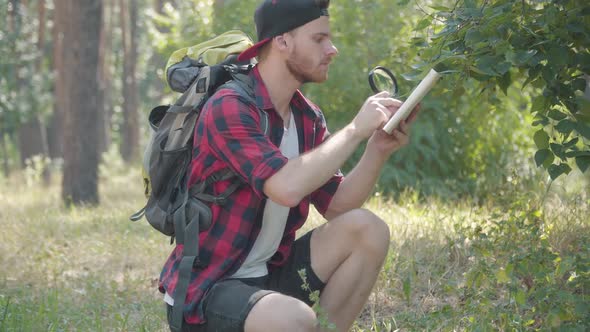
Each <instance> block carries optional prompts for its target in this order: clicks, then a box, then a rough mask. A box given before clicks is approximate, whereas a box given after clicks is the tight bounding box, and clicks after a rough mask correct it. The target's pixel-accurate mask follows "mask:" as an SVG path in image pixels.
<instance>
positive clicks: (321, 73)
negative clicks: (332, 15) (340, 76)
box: [287, 16, 338, 84]
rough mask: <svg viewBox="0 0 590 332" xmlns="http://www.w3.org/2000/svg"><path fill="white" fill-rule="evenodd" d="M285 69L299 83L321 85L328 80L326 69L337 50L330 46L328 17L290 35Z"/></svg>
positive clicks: (319, 19) (321, 18)
mask: <svg viewBox="0 0 590 332" xmlns="http://www.w3.org/2000/svg"><path fill="white" fill-rule="evenodd" d="M289 35H290V38H289V39H290V40H289V41H290V43H292V46H291V47H290V50H289V54H288V58H287V68H288V69H289V71H290V72H291V74H292V75H293V76H294V77H295V79H297V80H298V81H299V82H301V83H302V84H303V83H307V82H315V83H321V82H324V81H325V80H326V79H327V78H328V67H329V65H330V62H332V58H334V56H336V54H338V50H337V49H336V47H335V46H334V44H332V39H331V37H332V35H331V33H330V23H329V20H328V17H326V16H322V17H320V18H318V19H316V20H313V21H311V22H309V23H307V24H305V25H303V26H301V27H299V28H297V29H296V30H294V31H293V32H291V33H290V34H289Z"/></svg>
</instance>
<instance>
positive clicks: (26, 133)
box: [18, 0, 50, 184]
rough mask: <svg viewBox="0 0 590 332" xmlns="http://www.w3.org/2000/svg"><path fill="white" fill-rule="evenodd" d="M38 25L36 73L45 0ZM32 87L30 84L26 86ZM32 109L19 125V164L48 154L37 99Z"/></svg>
mask: <svg viewBox="0 0 590 332" xmlns="http://www.w3.org/2000/svg"><path fill="white" fill-rule="evenodd" d="M37 9H38V17H39V20H38V24H39V25H38V27H37V51H38V58H37V61H36V62H35V69H36V73H37V74H39V73H41V72H42V65H43V56H44V46H45V1H44V0H39V2H38V7H37ZM28 88H29V89H30V88H33V87H32V86H30V87H28ZM31 101H32V106H33V109H31V110H29V111H30V116H29V118H28V119H27V120H26V121H25V122H24V123H23V124H22V125H21V126H20V127H19V133H18V135H19V150H20V156H21V165H25V163H26V160H27V159H30V158H31V157H33V156H37V155H40V156H42V157H47V156H48V155H49V151H48V149H49V148H48V146H47V131H46V128H45V126H44V125H43V122H42V120H41V114H40V113H41V112H40V110H39V109H40V107H41V105H39V104H38V102H37V99H35V98H34V97H33V98H31ZM43 180H44V183H45V184H48V183H49V180H50V173H49V169H48V168H47V167H45V168H44V169H43Z"/></svg>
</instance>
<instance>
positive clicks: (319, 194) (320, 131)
mask: <svg viewBox="0 0 590 332" xmlns="http://www.w3.org/2000/svg"><path fill="white" fill-rule="evenodd" d="M315 131H316V137H315V139H316V141H315V143H314V146H318V145H320V144H322V143H323V142H325V141H326V140H327V139H328V137H329V136H330V132H329V131H328V128H327V125H326V120H325V118H324V116H323V115H322V114H321V112H320V117H319V119H318V121H317V123H316V128H315ZM342 180H344V175H343V174H342V172H341V171H340V170H338V171H337V172H336V174H334V176H332V177H331V178H330V180H328V182H326V183H324V185H322V186H321V187H320V188H318V189H317V190H316V191H314V192H313V193H312V194H311V203H312V204H313V205H314V206H315V208H316V209H317V210H318V212H319V213H320V214H321V215H322V216H324V215H325V214H326V211H327V210H328V207H329V206H330V203H331V202H332V198H333V197H334V194H335V193H336V191H337V190H338V186H339V185H340V183H341V182H342Z"/></svg>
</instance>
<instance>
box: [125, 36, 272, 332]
mask: <svg viewBox="0 0 590 332" xmlns="http://www.w3.org/2000/svg"><path fill="white" fill-rule="evenodd" d="M252 44H253V43H252V41H251V40H250V38H249V37H248V36H247V35H245V34H244V33H243V32H241V31H237V30H232V31H228V32H226V33H224V34H222V35H219V36H217V37H215V38H213V39H211V40H208V41H206V42H203V43H201V44H198V45H195V46H192V47H188V48H183V49H181V50H178V51H176V52H174V53H173V54H172V56H171V57H170V59H169V60H168V63H167V65H166V81H167V82H168V84H169V85H170V87H171V88H172V89H173V90H175V91H179V92H183V94H182V96H181V97H180V98H179V99H178V100H177V101H176V102H175V103H174V104H173V105H160V106H157V107H155V108H153V109H152V110H151V112H150V114H149V118H148V121H149V125H150V128H151V135H150V139H149V141H148V144H147V146H146V149H145V152H144V157H143V181H144V189H145V194H146V197H147V199H148V200H147V204H146V206H145V207H144V208H142V209H141V210H139V211H138V212H136V213H135V214H133V215H132V216H130V219H131V220H132V221H137V220H140V219H141V218H142V217H143V216H145V217H146V219H147V220H148V222H149V223H150V225H151V226H152V227H153V228H155V229H157V230H158V231H160V232H161V233H163V234H165V235H167V236H170V237H171V241H170V243H171V244H172V243H173V242H174V240H176V243H177V244H178V245H183V252H182V260H181V263H180V266H179V277H178V282H177V286H176V290H175V293H174V294H173V298H174V306H173V308H172V319H171V328H172V330H180V329H181V327H182V321H183V311H184V302H185V299H186V292H187V288H188V284H189V281H190V275H191V271H192V268H193V267H197V266H200V264H201V262H200V261H199V257H198V253H199V244H198V240H199V233H200V232H201V231H203V230H206V229H208V228H209V227H210V225H211V222H212V220H211V210H210V208H209V206H208V205H207V204H206V203H207V202H208V203H214V204H219V205H222V204H224V202H225V199H227V197H228V196H229V195H230V194H231V193H233V192H234V191H235V190H236V189H237V188H238V187H239V186H240V185H242V184H243V181H242V180H240V179H239V178H238V177H237V176H236V175H235V174H234V173H233V172H232V171H231V170H229V169H226V170H223V171H220V172H219V173H215V174H213V175H212V176H210V177H209V178H207V179H206V180H205V181H203V182H201V183H197V184H195V185H194V186H192V187H191V188H188V177H189V174H188V171H189V166H190V163H191V160H192V152H193V146H194V145H195V144H198V142H193V135H194V129H195V125H196V122H197V120H198V117H199V114H200V111H201V109H202V108H203V106H204V105H205V103H206V102H207V100H208V99H209V97H211V96H212V95H213V94H214V93H215V91H217V90H219V89H220V88H221V87H224V88H225V87H227V88H230V89H233V90H234V91H236V92H237V93H238V94H239V95H240V96H241V97H243V98H244V99H245V100H247V101H248V102H251V103H253V104H255V103H256V102H255V99H254V87H253V82H252V80H251V78H250V77H249V76H247V73H248V72H249V70H250V69H251V68H252V67H253V64H251V63H248V64H240V63H237V60H236V58H237V55H238V54H239V53H240V52H241V51H243V50H244V49H246V48H248V47H249V46H251V45H252ZM259 112H260V113H261V125H262V129H263V131H264V133H265V134H267V133H268V116H267V114H266V112H264V111H262V110H259ZM230 179H232V181H233V182H232V183H231V185H230V186H229V187H228V188H227V190H226V191H225V192H223V193H222V194H221V195H219V196H212V195H210V194H207V193H206V192H205V189H206V188H208V187H209V186H210V185H211V184H212V183H214V182H217V181H222V180H230ZM171 295H172V294H171Z"/></svg>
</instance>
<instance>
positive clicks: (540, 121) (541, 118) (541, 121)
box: [532, 113, 549, 126]
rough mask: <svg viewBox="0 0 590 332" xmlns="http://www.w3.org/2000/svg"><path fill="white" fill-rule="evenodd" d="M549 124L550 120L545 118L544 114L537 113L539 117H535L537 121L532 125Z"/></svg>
mask: <svg viewBox="0 0 590 332" xmlns="http://www.w3.org/2000/svg"><path fill="white" fill-rule="evenodd" d="M548 124H549V119H548V118H547V117H546V116H544V115H542V114H538V113H537V115H535V119H534V121H533V123H532V125H533V126H539V125H541V126H546V125H548Z"/></svg>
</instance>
